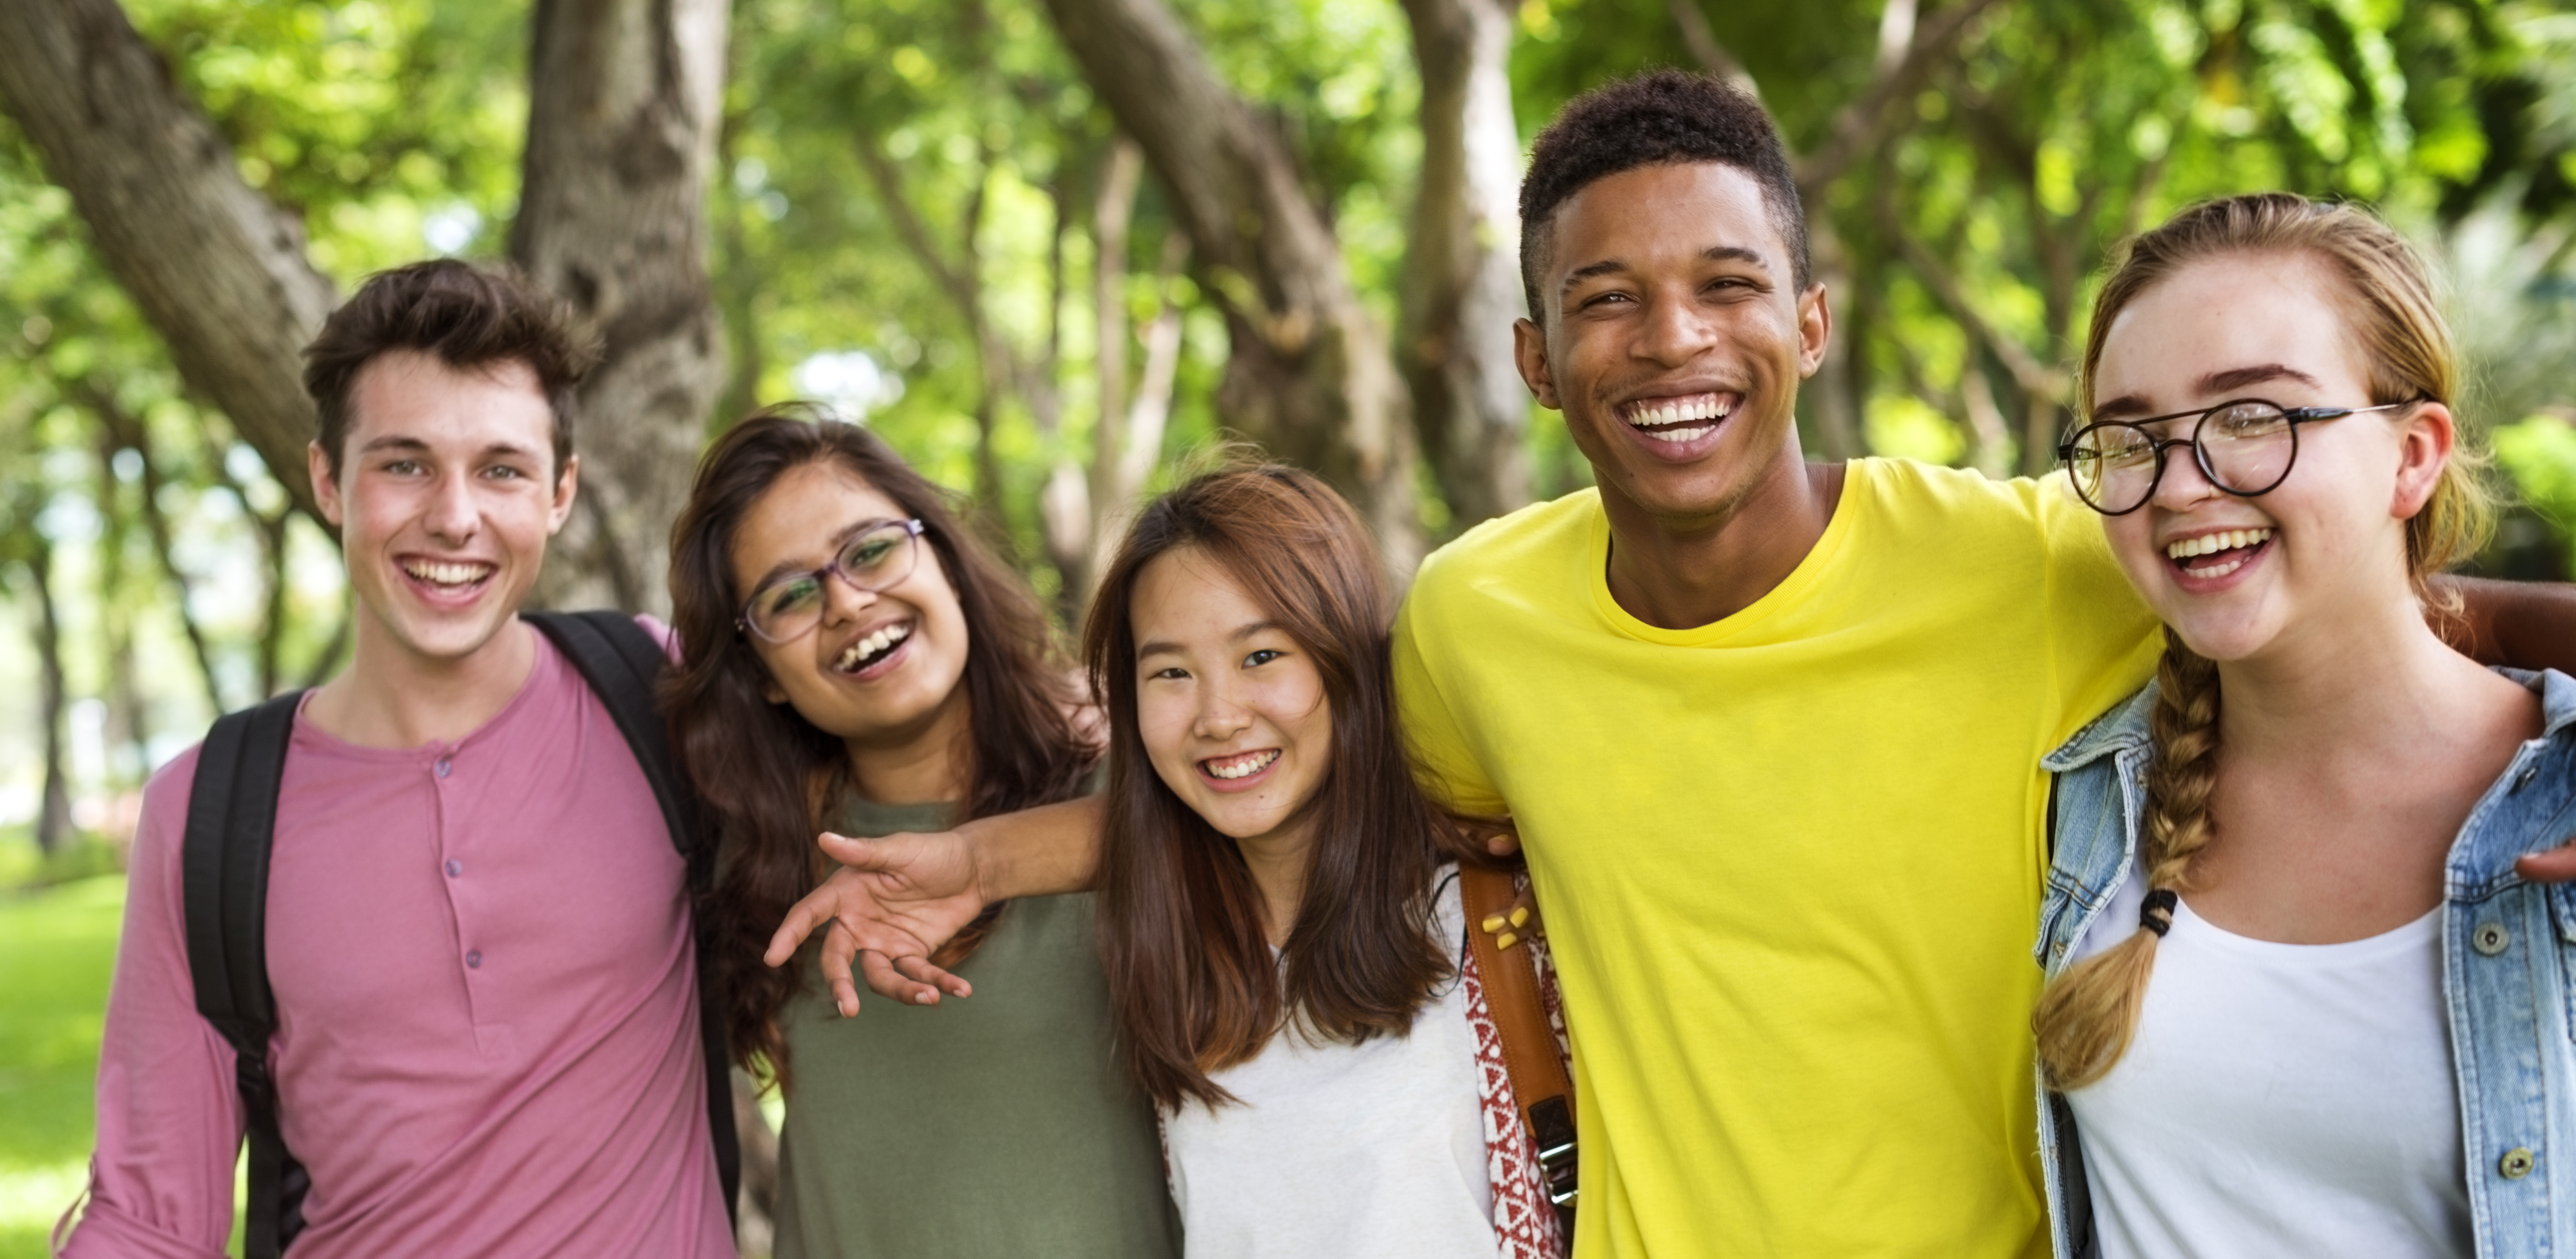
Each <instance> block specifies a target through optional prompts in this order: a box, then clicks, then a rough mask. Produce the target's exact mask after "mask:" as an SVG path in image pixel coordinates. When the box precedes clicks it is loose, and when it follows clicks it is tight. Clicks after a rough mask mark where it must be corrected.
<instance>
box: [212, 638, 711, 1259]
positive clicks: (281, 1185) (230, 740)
mask: <svg viewBox="0 0 2576 1259" xmlns="http://www.w3.org/2000/svg"><path fill="white" fill-rule="evenodd" d="M519 619H521V620H523V621H526V622H528V623H529V624H530V625H533V626H535V627H536V628H537V630H538V631H539V632H541V633H543V634H544V635H545V636H546V637H547V638H548V639H549V640H551V641H552V642H553V643H554V645H555V647H556V649H557V650H560V651H561V652H563V654H564V657H565V658H566V659H567V660H570V661H571V662H572V665H573V667H574V668H575V669H577V670H579V671H580V673H581V676H582V680H583V681H585V682H588V683H589V684H590V689H591V692H592V693H593V694H595V695H597V696H598V697H599V699H600V702H601V704H603V705H604V706H606V707H607V709H608V715H609V717H610V718H611V719H613V720H614V721H615V722H616V724H617V730H618V733H620V734H622V735H624V736H625V737H626V746H627V748H628V749H629V750H631V751H632V752H633V753H634V755H635V763H636V764H637V765H638V766H640V767H642V769H643V771H644V780H645V781H646V782H648V783H650V784H652V787H653V797H654V799H655V800H656V801H657V802H659V803H660V805H661V806H662V820H663V823H664V824H665V825H666V826H668V827H669V828H670V833H671V842H672V844H673V845H674V846H676V847H677V848H678V849H679V850H680V856H681V857H682V858H683V859H684V860H686V862H687V863H688V889H689V896H690V901H691V904H692V905H693V906H695V905H699V904H702V903H703V900H702V898H703V897H704V895H705V893H706V892H707V890H708V889H709V888H710V887H711V886H712V885H713V883H714V875H715V844H714V842H713V841H712V837H711V836H709V835H708V834H707V833H706V831H705V829H704V828H703V826H702V825H701V823H700V821H699V819H700V817H702V816H703V814H702V812H701V809H700V806H699V803H698V799H697V795H696V793H695V792H694V791H692V790H691V789H690V787H689V785H688V783H687V780H686V779H685V778H683V777H682V776H681V775H680V773H679V772H678V765H677V763H676V761H675V760H674V759H673V757H672V754H671V741H670V735H669V732H668V729H667V727H665V726H664V724H663V721H662V717H661V714H660V712H659V711H658V710H657V709H656V708H655V706H654V701H653V683H654V679H655V678H657V677H659V676H660V675H661V671H662V670H663V668H664V667H666V666H667V665H668V664H669V658H668V657H667V656H666V655H664V653H663V650H662V645H661V644H660V643H658V642H656V641H654V639H653V636H652V635H651V634H649V633H647V632H645V630H644V627H642V626H640V625H637V624H636V623H635V620H634V618H632V617H630V616H627V615H626V614H624V613H621V612H613V611H594V612H527V613H521V614H520V618H519ZM303 696H304V692H302V691H300V690H297V691H290V692H287V693H286V694H284V695H280V696H278V697H277V698H275V699H272V700H269V701H268V702H267V703H264V704H260V705H257V706H255V707H252V708H247V709H244V710H242V711H240V712H237V713H232V714H230V715H228V716H225V717H223V718H221V719H219V720H217V721H216V722H215V724H214V728H213V729H211V730H208V731H207V732H206V742H205V746H204V749H203V750H202V751H201V752H200V753H199V754H198V759H197V772H196V776H195V778H194V779H193V780H192V781H193V787H192V789H191V790H192V794H191V795H190V796H189V799H188V819H187V829H186V832H185V838H184V839H183V840H182V845H181V855H180V871H181V873H180V885H181V893H182V898H183V900H184V902H185V905H186V917H187V937H188V971H189V974H190V976H191V977H192V978H193V979H194V980H195V983H196V990H197V1012H198V1013H199V1014H201V1015H203V1016H205V1019H206V1021H207V1022H209V1023H212V1024H213V1025H214V1027H215V1030H216V1031H218V1032H220V1033H222V1035H223V1038H224V1040H225V1041H227V1042H228V1043H230V1044H231V1045H232V1047H233V1077H234V1081H235V1083H236V1085H237V1086H238V1087H239V1088H240V1090H241V1098H242V1110H243V1114H244V1116H245V1119H246V1120H247V1123H246V1127H247V1129H248V1135H247V1140H248V1142H249V1145H250V1199H249V1205H248V1207H247V1209H246V1211H245V1218H244V1219H243V1222H242V1223H243V1234H242V1235H243V1256H244V1259H280V1256H282V1255H283V1254H284V1253H285V1250H286V1247H287V1246H288V1245H289V1244H291V1243H292V1242H294V1240H295V1236H296V1234H297V1233H300V1232H302V1231H303V1228H304V1212H303V1206H304V1195H305V1192H306V1191H307V1190H309V1189H311V1188H312V1184H313V1182H312V1178H311V1177H310V1176H309V1175H307V1174H306V1173H305V1170H304V1168H303V1166H302V1165H301V1164H299V1163H297V1162H296V1161H295V1157H294V1156H293V1155H292V1154H290V1153H288V1152H287V1149H286V1142H285V1140H284V1138H283V1137H282V1136H281V1135H280V1134H279V1131H278V1126H277V1103H278V1098H277V1084H276V1081H275V1080H273V1079H271V1078H270V1076H269V1071H268V1041H269V1037H270V1035H271V1034H272V1033H273V1032H275V1031H276V1029H277V1009H276V1006H275V1004H274V1002H273V1000H272V998H271V995H270V992H269V987H268V942H267V934H268V923H267V907H268V858H269V846H270V843H271V841H272V840H273V839H274V838H275V835H276V828H277V803H278V790H279V785H280V783H281V781H282V780H283V779H284V777H285V774H286V748H287V741H288V737H289V736H290V735H291V734H292V733H293V731H294V728H295V710H296V706H297V704H298V703H300V702H301V701H302V699H303ZM693 920H694V921H695V922H696V923H697V925H698V933H699V940H698V944H699V947H698V950H697V956H698V1030H699V1035H700V1038H701V1040H702V1042H703V1045H704V1049H705V1056H706V1064H707V1128H708V1131H709V1133H710V1134H711V1135H712V1136H713V1137H714V1140H715V1155H716V1173H717V1178H718V1180H719V1182H720V1183H721V1184H722V1185H723V1187H724V1202H725V1213H726V1215H727V1217H728V1218H730V1217H731V1216H732V1215H733V1213H734V1211H735V1202H734V1198H735V1193H736V1190H737V1188H738V1187H739V1185H740V1182H741V1164H742V1156H741V1150H740V1148H739V1146H738V1143H737V1141H738V1139H737V1136H736V1134H735V1132H734V1111H733V1077H732V1073H731V1068H730V1065H729V1058H728V1056H727V1054H726V1052H725V1043H726V1042H725V1028H724V1017H723V1014H722V1010H723V1004H722V1003H721V1002H719V1001H718V1000H716V997H715V989H714V978H715V975H714V971H713V969H712V968H711V967H710V966H709V965H708V963H707V958H708V956H709V951H708V949H707V948H706V947H705V945H706V925H705V920H704V917H703V915H693Z"/></svg>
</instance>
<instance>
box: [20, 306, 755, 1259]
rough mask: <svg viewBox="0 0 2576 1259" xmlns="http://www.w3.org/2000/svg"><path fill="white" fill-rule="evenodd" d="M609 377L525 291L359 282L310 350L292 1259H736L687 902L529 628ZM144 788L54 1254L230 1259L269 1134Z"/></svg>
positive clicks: (589, 708)
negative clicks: (238, 1207) (243, 1076)
mask: <svg viewBox="0 0 2576 1259" xmlns="http://www.w3.org/2000/svg"><path fill="white" fill-rule="evenodd" d="M595 357H596V351H595V350H594V349H593V348H592V347H591V346H590V345H589V344H588V343H587V342H585V341H584V340H583V339H581V338H579V337H577V336H575V335H574V334H572V333H571V332H570V331H569V330H568V329H567V327H566V326H565V324H564V322H563V320H562V318H561V317H560V315H559V314H558V312H557V311H556V309H555V308H554V307H553V306H552V305H550V304H549V303H547V302H546V301H544V300H542V299H540V298H538V297H537V296H536V295H535V294H533V293H532V292H531V291H529V290H528V289H526V288H524V287H523V286H522V285H520V284H519V283H518V282H516V281H515V280H513V279H511V278H509V277H506V276H500V275H494V274H489V273H486V272H482V271H478V270H476V269H475V268H473V267H470V266H468V265H466V264H464V263H459V262H430V263H422V264H417V265H414V266H411V267H406V268H403V269H401V270H397V271H392V272H387V273H385V274H383V275H379V276H377V277H375V278H373V279H372V280H370V281H369V282H368V283H367V285H366V287H365V288H363V289H361V290H360V291H359V293H358V294H357V296H356V297H354V298H352V299H351V300H350V302H349V303H348V304H347V305H346V306H344V307H342V308H341V309H340V310H339V311H338V312H337V313H335V314H333V315H332V317H331V319H330V321H329V322H328V323H326V324H325V325H324V327H323V330H322V333H321V335H320V337H319V338H317V339H316V340H315V342H314V344H313V345H312V346H311V347H310V348H309V349H308V350H307V358H308V366H307V370H306V374H305V380H306V387H307V389H308V390H309V391H310V392H311V393H312V394H313V396H314V400H315V402H316V403H317V404H318V405H319V407H320V411H321V417H322V421H321V433H320V436H319V438H318V440H316V441H315V442H314V443H313V445H312V447H311V451H310V471H311V475H312V478H313V489H314V493H315V496H316V497H317V498H318V499H319V501H320V504H321V508H322V513H323V515H324V516H325V517H326V518H327V519H328V520H329V521H330V523H331V524H332V525H333V526H334V527H336V528H337V529H338V530H339V532H340V541H341V550H342V554H343V558H344V560H345V561H346V564H347V567H348V575H349V589H350V593H351V595H352V597H353V604H354V606H353V610H352V616H353V618H354V623H355V624H354V634H353V640H352V641H353V644H354V646H353V651H352V653H351V657H350V662H349V665H348V667H347V668H346V669H345V670H344V671H342V672H341V673H340V674H339V675H338V676H336V677H334V678H332V679H331V680H330V681H329V682H328V683H326V684H324V685H323V686H322V687H320V688H319V689H317V690H315V691H313V692H311V693H310V694H309V695H308V696H306V697H305V699H304V701H303V703H302V705H301V707H300V709H299V710H298V711H297V712H296V713H295V716H294V719H293V729H292V732H291V735H290V736H289V739H288V743H287V752H286V759H285V770H284V777H283V781H282V784H281V787H280V791H279V795H278V805H277V810H276V827H275V838H274V842H273V848H272V854H273V855H272V858H271V863H270V867H269V882H268V887H267V896H266V916H265V922H266V931H267V936H266V953H267V971H268V979H269V982H270V985H271V988H272V990H273V993H274V1007H275V1010H276V1029H275V1031H274V1033H273V1034H272V1035H271V1037H270V1038H269V1042H268V1044H269V1059H268V1060H269V1064H270V1074H271V1078H273V1079H274V1080H275V1082H276V1087H275V1094H276V1097H277V1099H278V1100H277V1112H276V1113H277V1116H278V1127H279V1131H280V1132H281V1134H282V1136H283V1138H284V1143H285V1146H286V1149H287V1150H288V1151H289V1152H291V1154H292V1156H293V1157H294V1158H295V1159H296V1160H297V1161H299V1162H300V1163H301V1164H302V1165H303V1167H304V1168H305V1169H306V1171H307V1172H309V1174H310V1176H311V1187H310V1190H309V1193H307V1195H306V1196H305V1197H304V1198H303V1201H302V1204H301V1213H302V1220H303V1227H302V1231H301V1233H300V1234H298V1235H297V1236H296V1237H295V1238H294V1241H293V1253H294V1254H295V1255H296V1256H297V1257H298V1259H330V1257H332V1256H365V1257H367V1259H389V1257H394V1256H406V1255H442V1256H444V1255H477V1256H512V1255H529V1256H534V1255H617V1256H635V1257H660V1256H669V1257H672V1259H712V1257H715V1256H730V1255H732V1254H733V1253H734V1248H733V1240H732V1235H731V1227H730V1225H729V1222H728V1218H727V1213H726V1204H725V1202H724V1200H723V1191H722V1189H721V1187H720V1183H721V1178H720V1176H719V1173H718V1171H717V1166H716V1159H715V1157H714V1156H713V1155H712V1154H711V1145H710V1132H709V1119H708V1092H707V1076H706V1066H705V1056H704V1053H703V1051H702V1048H701V1042H700V1025H699V1017H698V993H697V980H696V966H695V949H694V947H693V940H692V926H691V918H690V907H689V903H688V896H687V891H686V872H685V868H684V863H683V860H682V858H681V856H680V855H679V853H678V851H677V850H676V849H675V848H674V846H673V844H672V842H671V840H670V839H669V831H668V829H667V828H666V826H665V821H664V814H663V812H662V810H661V808H660V807H659V805H658V804H657V802H656V796H655V793H654V791H653V789H652V788H651V786H650V785H649V784H648V781H647V779H646V777H645V774H644V771H643V770H642V768H641V767H640V765H639V763H638V761H637V760H636V757H635V755H634V754H633V753H631V752H630V751H629V749H628V744H627V742H626V741H625V739H624V738H622V737H621V736H620V732H619V728H618V726H617V725H615V724H614V722H613V720H612V718H611V716H610V713H609V711H608V710H607V709H606V708H605V707H603V704H602V701H601V700H600V698H599V697H598V696H597V695H595V694H593V692H592V691H591V690H590V688H589V687H588V686H587V685H586V684H585V683H584V681H583V679H582V675H581V674H580V673H578V672H576V670H575V668H574V666H573V665H572V663H571V662H570V661H569V660H568V659H567V658H566V657H564V656H563V655H562V654H561V653H559V652H558V651H557V650H556V648H555V647H554V646H553V645H552V644H551V643H550V642H549V641H548V640H547V638H546V637H545V636H544V635H541V634H539V633H537V632H536V631H535V630H534V629H532V628H531V626H530V625H529V624H527V623H526V622H524V621H522V620H521V619H520V618H519V617H518V615H517V612H518V606H519V603H520V601H521V600H522V599H523V598H524V597H525V596H526V595H527V593H528V589H529V587H530V585H531V583H533V582H534V581H535V579H536V576H537V570H538V568H539V566H540V565H541V564H542V563H543V562H544V559H545V550H546V540H547V538H549V537H550V536H552V535H553V534H554V532H555V531H556V530H557V529H559V528H561V527H562V525H563V523H564V520H565V518H566V517H567V516H568V515H569V514H570V513H571V511H572V506H573V495H574V491H575V487H576V485H577V483H578V479H579V472H580V461H579V460H578V459H577V458H576V457H575V456H574V455H573V454H572V451H571V427H570V426H571V405H572V398H573V394H574V390H575V387H576V386H577V385H578V384H579V383H580V380H581V378H582V376H583V374H584V373H585V372H586V371H587V370H588V369H589V367H590V365H591V363H592V362H593V360H594V359H595ZM198 759H199V749H191V750H189V751H188V752H187V753H186V754H184V755H182V756H180V757H179V758H177V759H176V760H174V761H173V762H171V763H170V764H169V765H167V766H164V767H163V768H162V769H161V771H160V772H159V773H157V774H155V775H154V776H153V779H152V782H151V784H150V786H149V787H147V788H146V789H145V793H144V808H143V816H142V821H141V824H140V825H139V827H138V829H137V832H136V836H135V846H134V853H133V866H132V877H131V883H130V890H129V892H128V900H127V904H126V918H125V933H124V939H123V943H122V945H121V947H120V949H119V952H118V956H117V966H116V978H115V983H114V986H113V988H112V989H111V990H110V993H109V998H108V1013H107V1027H106V1040H105V1045H104V1048H103V1050H102V1053H101V1057H100V1063H99V1081H98V1150H97V1154H96V1156H95V1159H94V1160H93V1163H92V1169H91V1181H90V1193H89V1197H88V1202H87V1206H86V1209H85V1211H84V1213H83V1214H82V1216H81V1218H80V1221H79V1223H78V1225H77V1227H76V1228H75V1229H74V1230H73V1232H72V1233H71V1236H70V1239H69V1246H68V1249H67V1250H66V1251H65V1253H66V1254H68V1255H70V1256H74V1257H76V1259H88V1257H91V1256H153V1257H161V1256H168V1257H170V1259H180V1257H182V1256H184V1257H186V1259H198V1257H200V1256H207V1257H211V1256H217V1255H220V1254H222V1248H223V1246H224V1242H225V1239H226V1236H227V1234H228V1232H229V1231H230V1228H231V1225H232V1218H233V1167H234V1162H235V1156H236V1152H237V1150H238V1149H239V1148H240V1146H241V1142H242V1138H243V1133H244V1128H245V1123H246V1109H245V1105H244V1103H243V1100H242V1094H241V1092H240V1091H239V1088H238V1085H237V1080H236V1075H235V1053H234V1049H233V1046H232V1045H231V1044H229V1043H227V1041H226V1040H225V1038H224V1036H223V1035H221V1034H219V1033H218V1032H217V1030H216V1029H215V1027H214V1026H213V1025H212V1024H210V1023H209V1022H208V1020H207V1019H206V1018H204V1017H202V1016H201V1015H200V1014H199V1013H198V1010H197V1006H196V1002H195V999H194V996H193V993H194V988H193V985H192V979H191V970H190V963H189V947H188V936H187V929H186V915H185V912H184V906H183V896H182V882H183V880H182V865H181V850H182V843H181V840H182V835H183V832H184V830H185V828H186V823H187V818H188V806H189V798H190V794H191V780H192V776H193V775H194V773H195V771H196V766H197V761H198Z"/></svg>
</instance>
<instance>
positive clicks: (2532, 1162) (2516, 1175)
mask: <svg viewBox="0 0 2576 1259" xmlns="http://www.w3.org/2000/svg"><path fill="white" fill-rule="evenodd" d="M2539 1164H2540V1156H2539V1155H2537V1154H2534V1153H2532V1152H2531V1151H2529V1150H2527V1149H2522V1148H2520V1147H2517V1148H2515V1149H2512V1150H2508V1151H2506V1152H2505V1156H2504V1159H2503V1161H2501V1162H2499V1163H2497V1164H2496V1170H2497V1171H2498V1172H2501V1173H2503V1175H2504V1178H2505V1179H2506V1180H2520V1179H2522V1178H2523V1177H2525V1176H2528V1175H2530V1174H2531V1169H2532V1168H2534V1167H2537V1166H2539Z"/></svg>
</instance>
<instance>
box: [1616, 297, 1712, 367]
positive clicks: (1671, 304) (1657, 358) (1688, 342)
mask: <svg viewBox="0 0 2576 1259" xmlns="http://www.w3.org/2000/svg"><path fill="white" fill-rule="evenodd" d="M1716 339H1717V338H1716V330H1715V329H1714V328H1713V327H1712V326H1711V324H1710V322H1709V318H1708V313H1707V312H1706V311H1703V310H1701V309H1700V308H1699V303H1697V302H1695V301H1692V300H1691V299H1690V297H1689V296H1687V295H1680V294H1665V293H1649V294H1647V300H1646V319H1645V327H1644V328H1643V329H1642V330H1641V331H1640V333H1639V335H1638V337H1637V341H1636V354H1637V356H1638V357H1640V358H1644V359H1649V360H1652V361H1653V362H1655V363H1658V364H1661V365H1662V366H1665V367H1680V366H1683V365H1685V364H1687V363H1689V362H1690V361H1691V360H1692V359H1695V358H1698V357H1699V356H1700V354H1701V352H1703V351H1705V350H1707V349H1708V347H1709V346H1710V345H1711V344H1712V343H1714V342H1715V341H1716Z"/></svg>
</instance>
